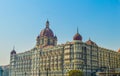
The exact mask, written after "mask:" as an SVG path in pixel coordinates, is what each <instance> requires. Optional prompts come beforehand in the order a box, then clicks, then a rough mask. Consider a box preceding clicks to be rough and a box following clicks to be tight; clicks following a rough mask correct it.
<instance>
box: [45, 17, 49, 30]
mask: <svg viewBox="0 0 120 76" xmlns="http://www.w3.org/2000/svg"><path fill="white" fill-rule="evenodd" d="M46 28H49V21H48V19H47V21H46Z"/></svg>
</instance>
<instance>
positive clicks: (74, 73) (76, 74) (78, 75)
mask: <svg viewBox="0 0 120 76" xmlns="http://www.w3.org/2000/svg"><path fill="white" fill-rule="evenodd" d="M68 76H83V72H82V71H80V70H70V71H69V72H68Z"/></svg>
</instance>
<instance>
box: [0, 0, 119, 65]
mask: <svg viewBox="0 0 120 76" xmlns="http://www.w3.org/2000/svg"><path fill="white" fill-rule="evenodd" d="M47 19H48V20H49V21H50V28H51V29H52V30H53V32H54V34H56V35H57V37H58V43H59V44H61V43H65V42H66V41H72V39H73V36H74V34H75V33H76V31H77V27H78V28H79V33H80V34H81V35H82V37H83V42H85V41H87V40H88V39H89V37H90V38H91V40H93V41H94V42H96V44H98V45H99V46H101V47H105V48H109V49H113V50H115V51H117V50H118V49H119V48H120V21H119V20H120V0H0V35H1V36H0V65H6V64H9V57H10V52H11V50H12V49H13V46H15V49H16V51H17V52H24V51H26V50H29V49H32V48H33V47H34V46H35V44H36V37H37V35H39V34H40V31H41V30H42V29H43V28H44V27H45V22H46V20H47Z"/></svg>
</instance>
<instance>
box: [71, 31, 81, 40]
mask: <svg viewBox="0 0 120 76" xmlns="http://www.w3.org/2000/svg"><path fill="white" fill-rule="evenodd" d="M73 40H81V41H82V36H81V35H80V34H79V33H76V34H75V36H74V37H73Z"/></svg>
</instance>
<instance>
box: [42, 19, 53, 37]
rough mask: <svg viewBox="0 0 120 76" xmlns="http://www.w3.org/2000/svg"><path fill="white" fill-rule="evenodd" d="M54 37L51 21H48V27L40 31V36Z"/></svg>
mask: <svg viewBox="0 0 120 76" xmlns="http://www.w3.org/2000/svg"><path fill="white" fill-rule="evenodd" d="M43 36H47V37H54V34H53V32H52V30H51V29H50V28H49V21H47V22H46V28H45V29H43V30H42V31H41V32H40V37H43Z"/></svg>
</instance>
